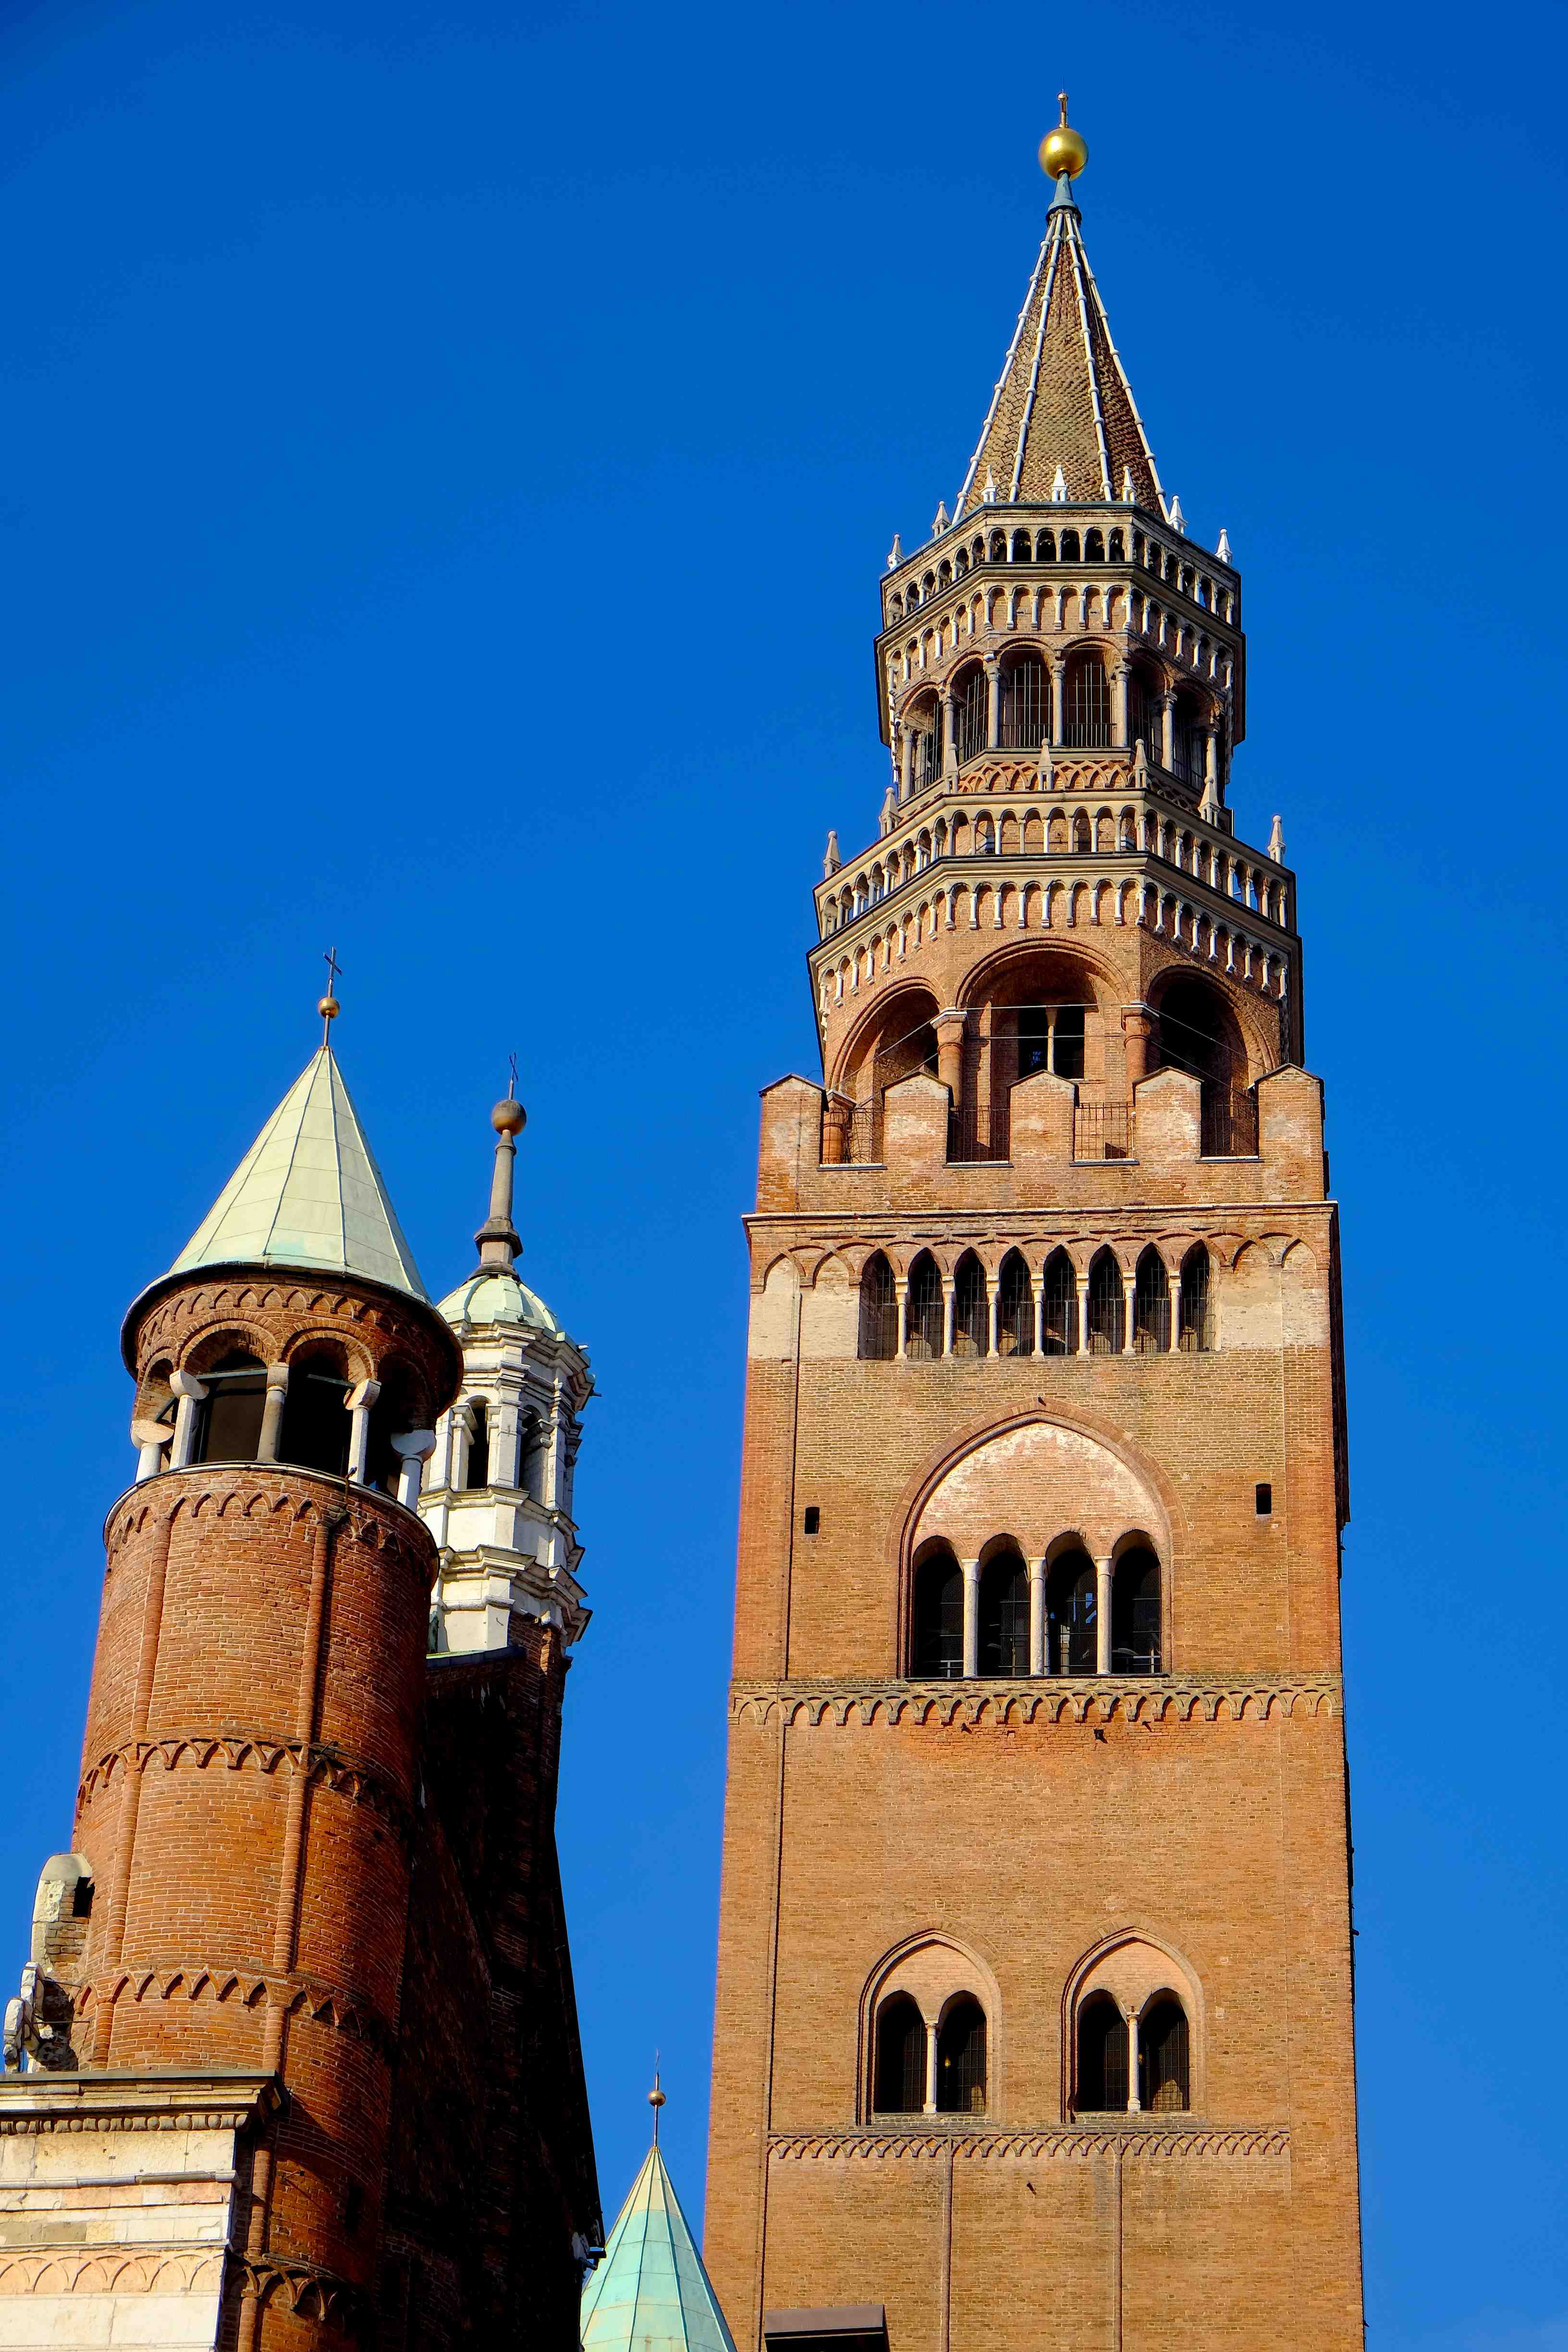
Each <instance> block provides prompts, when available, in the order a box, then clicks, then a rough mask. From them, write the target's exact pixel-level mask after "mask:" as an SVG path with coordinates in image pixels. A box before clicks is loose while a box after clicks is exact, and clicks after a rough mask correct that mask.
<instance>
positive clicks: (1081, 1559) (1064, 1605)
mask: <svg viewBox="0 0 1568 2352" xmlns="http://www.w3.org/2000/svg"><path fill="white" fill-rule="evenodd" d="M1098 1662H1099V1630H1098V1617H1097V1612H1096V1607H1095V1579H1094V1562H1093V1560H1091V1559H1090V1558H1089V1554H1088V1553H1087V1552H1084V1551H1068V1552H1064V1553H1063V1554H1062V1556H1061V1558H1060V1559H1058V1560H1056V1561H1054V1562H1053V1563H1052V1566H1051V1570H1050V1573H1049V1575H1048V1576H1047V1579H1046V1672H1047V1674H1048V1675H1092V1674H1093V1673H1094V1671H1095V1668H1096V1665H1097V1664H1098Z"/></svg>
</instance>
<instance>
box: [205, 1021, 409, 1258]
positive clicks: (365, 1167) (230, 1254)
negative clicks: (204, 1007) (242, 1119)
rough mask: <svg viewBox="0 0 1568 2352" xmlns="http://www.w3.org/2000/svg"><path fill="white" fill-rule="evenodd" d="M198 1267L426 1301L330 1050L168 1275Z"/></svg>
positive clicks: (294, 1091) (311, 1067)
mask: <svg viewBox="0 0 1568 2352" xmlns="http://www.w3.org/2000/svg"><path fill="white" fill-rule="evenodd" d="M332 1002H333V1012H332V1013H327V1012H325V1011H324V1010H323V1012H322V1016H321V1017H322V1019H323V1020H324V1021H331V1019H332V1018H333V1017H334V1014H335V1013H336V1009H337V1008H336V1001H335V1000H333V1001H332ZM197 1265H279V1266H316V1267H318V1268H320V1269H321V1271H322V1272H323V1273H328V1274H357V1275H361V1276H363V1277H364V1278H365V1279H366V1280H367V1281H371V1282H381V1283H385V1284H386V1285H387V1286H389V1287H390V1288H392V1289H394V1290H406V1291H409V1292H411V1293H412V1294H413V1296H414V1297H416V1298H423V1297H426V1289H425V1285H424V1284H423V1283H422V1282H421V1281H420V1279H419V1269H418V1267H417V1266H416V1265H415V1263H414V1257H413V1254H412V1252H411V1251H410V1249H409V1247H408V1244H407V1243H406V1242H405V1240H404V1238H403V1230H402V1227H401V1226H400V1225H399V1224H398V1222H397V1217H396V1213H395V1211H394V1209H393V1206H392V1202H391V1201H390V1200H389V1199H388V1197H387V1192H386V1186H385V1184H384V1181H383V1180H382V1174H381V1171H380V1169H379V1168H378V1167H377V1166H376V1164H375V1159H374V1154H373V1152H372V1150H371V1148H370V1145H369V1143H368V1141H367V1140H366V1138H365V1132H364V1129H363V1127H362V1126H361V1125H360V1118H359V1113H358V1112H357V1111H356V1110H355V1108H354V1107H353V1102H352V1101H351V1099H350V1097H349V1090H348V1088H347V1087H346V1086H345V1085H344V1083H343V1076H342V1071H341V1070H340V1069H339V1067H338V1066H337V1063H336V1061H335V1060H334V1059H333V1056H332V1050H331V1046H330V1045H321V1046H320V1047H319V1048H318V1049H317V1051H316V1052H315V1053H314V1054H312V1055H311V1056H310V1060H309V1061H308V1062H307V1063H306V1065H305V1067H304V1068H303V1069H302V1070H301V1071H300V1076H298V1077H297V1078H296V1079H295V1081H294V1084H293V1085H292V1086H291V1087H289V1091H288V1093H287V1094H286V1095H285V1096H284V1097H283V1099H282V1101H281V1102H280V1103H279V1106H278V1108H277V1109H276V1110H275V1111H274V1112H273V1114H272V1116H271V1118H269V1119H268V1122H267V1124H266V1126H265V1127H264V1128H263V1129H262V1130H261V1132H260V1134H259V1135H258V1137H257V1139H256V1140H255V1142H254V1143H253V1144H252V1145H251V1147H250V1149H249V1150H248V1151H247V1153H246V1155H245V1157H244V1159H243V1160H241V1161H240V1163H239V1166H238V1167H237V1169H236V1170H235V1171H234V1174H233V1175H232V1176H231V1177H230V1178H229V1180H228V1182H227V1183H226V1185H225V1186H224V1188H223V1191H222V1192H220V1193H219V1194H218V1196H217V1199H216V1201H215V1202H213V1205H212V1207H211V1208H210V1209H209V1210H208V1212H207V1213H206V1215H205V1217H204V1218H203V1220H202V1222H201V1223H200V1224H199V1225H198V1226H197V1228H196V1230H195V1233H194V1234H192V1235H191V1238H190V1240H189V1241H188V1242H187V1243H186V1244H185V1246H184V1249H183V1250H182V1251H181V1252H180V1255H179V1256H178V1257H177V1258H176V1259H175V1260H174V1265H172V1266H171V1267H170V1269H169V1271H170V1273H171V1274H184V1272H186V1270H187V1269H188V1268H190V1267H192V1266H197Z"/></svg>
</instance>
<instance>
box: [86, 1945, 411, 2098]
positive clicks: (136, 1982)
mask: <svg viewBox="0 0 1568 2352" xmlns="http://www.w3.org/2000/svg"><path fill="white" fill-rule="evenodd" d="M125 2000H129V2001H131V2002H133V2003H139V2002H142V2001H148V2000H153V2001H173V2000H182V2001H196V2000H216V2001H230V2000H236V2001H238V2002H239V2003H240V2005H241V2007H243V2008H245V2009H258V2008H260V2007H261V2006H262V2005H263V2003H265V2010H266V2017H267V2020H268V2026H269V2027H270V2028H271V2032H270V2034H269V2036H268V2044H269V2046H268V2049H267V2050H266V2052H265V2053H264V2057H265V2061H266V2071H268V2072H270V2071H271V2068H272V2067H273V2066H274V2065H275V2064H276V2063H277V2057H278V2051H277V2048H275V2047H273V2046H270V2045H271V2044H272V2043H273V2042H277V2040H278V2038H279V2027H280V2025H281V2021H282V2020H284V2019H285V2018H289V2017H305V2018H309V2019H310V2021H311V2023H312V2024H316V2025H326V2026H330V2027H331V2029H332V2030H333V2031H334V2032H339V2033H347V2034H349V2035H351V2036H352V2037H353V2039H354V2040H355V2041H356V2042H366V2043H368V2044H369V2045H370V2047H371V2048H372V2049H374V2050H375V2051H376V2052H378V2053H379V2054H380V2055H381V2056H382V2058H384V2060H385V2061H386V2062H387V2063H389V2064H390V2063H391V2060H392V2055H393V2052H394V2049H395V2043H396V2033H395V2029H394V2028H393V2027H392V2026H391V2025H390V2024H389V2023H388V2021H387V2020H386V2019H385V2018H384V2017H382V2016H380V2015H379V2014H378V2012H377V2011H376V2009H375V2006H374V2003H373V2002H371V2001H369V2000H364V1999H363V1998H362V1997H361V1996H360V1995H359V1994H357V1993H354V1992H351V1991H344V1990H343V1989H342V1987H341V1986H336V1985H324V1984H321V1982H319V1981H318V1980H317V1979H314V1978H308V1977H300V1976H295V1975H289V1976H262V1975H258V1973H257V1972H256V1970H255V1969H234V1968H226V1967H225V1966H223V1965H222V1964H221V1963H217V1964H210V1963H207V1962H205V1961H188V1962H185V1963H184V1964H181V1965H174V1966H172V1965H171V1964H170V1963H169V1962H167V1961H162V1962H160V1963H159V1964H158V1965H157V1966H156V1967H154V1968H151V1969H150V1968H148V1967H146V1966H145V1965H144V1964H143V1965H142V1966H141V1967H140V1968H138V1967H137V1966H135V1965H134V1964H132V1966H131V1967H129V1968H127V1969H125V1970H124V1972H123V1974H121V1975H120V1976H118V1977H117V1978H115V1979H112V1980H111V1981H110V1983H109V1985H108V1986H107V1988H106V1989H105V1991H104V1992H103V1994H102V1995H101V1996H100V1994H99V1992H98V1990H97V1988H96V1987H95V1986H94V1985H93V1984H91V1983H90V1982H89V1983H86V1984H83V1985H82V1986H81V1987H80V1988H79V1991H78V1993H77V2013H78V2015H79V2016H80V2017H82V2018H84V2019H96V2018H101V2017H103V2016H104V2015H106V2014H111V2013H112V2011H113V2010H114V2008H115V2006H116V2004H117V2003H119V2002H121V2001H125ZM273 2021H277V2024H274V2023H273Z"/></svg>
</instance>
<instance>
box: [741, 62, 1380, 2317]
mask: <svg viewBox="0 0 1568 2352" xmlns="http://www.w3.org/2000/svg"><path fill="white" fill-rule="evenodd" d="M1083 160H1084V149H1083V144H1082V142H1081V141H1080V140H1079V137H1078V134H1077V133H1076V131H1072V130H1071V129H1070V128H1068V125H1067V121H1066V112H1065V105H1064V110H1063V119H1062V123H1061V125H1060V126H1058V130H1057V131H1054V132H1053V133H1052V134H1051V137H1050V138H1049V139H1048V140H1047V142H1046V144H1045V146H1044V148H1043V149H1042V161H1043V163H1045V164H1046V167H1047V172H1048V173H1049V175H1050V177H1051V179H1052V181H1053V182H1054V187H1055V194H1054V199H1053V201H1052V203H1051V205H1050V209H1049V213H1048V215H1047V229H1046V235H1045V237H1044V240H1043V243H1042V245H1041V247H1040V251H1039V255H1038V258H1037V263H1036V266H1035V269H1034V272H1033V275H1032V277H1031V278H1030V280H1029V284H1028V288H1027V291H1026V298H1025V301H1024V306H1023V310H1022V312H1021V314H1020V317H1019V320H1018V324H1017V328H1016V332H1015V334H1014V337H1013V341H1012V343H1011V346H1010V348H1009V350H1008V352H1007V355H1006V360H1005V366H1004V369H1003V373H1002V375H1001V378H1000V380H999V382H998V383H997V385H996V388H995V392H994V395H993V398H992V401H991V404H990V408H989V410H988V412H987V414H986V416H985V419H984V426H983V429H982V433H981V436H980V439H979V442H978V446H977V447H976V449H975V452H974V455H973V459H972V461H971V463H970V466H969V469H968V472H967V475H966V476H965V478H964V480H963V488H962V491H961V494H960V496H959V498H958V499H957V501H956V504H955V506H954V509H953V512H952V515H951V516H950V515H949V514H948V512H947V509H946V508H945V506H944V507H943V508H942V509H940V510H939V512H938V515H937V519H936V523H935V525H934V527H933V531H932V535H931V540H930V541H929V542H928V544H926V545H925V546H924V547H922V548H921V549H920V550H919V551H918V552H915V553H913V554H910V555H905V554H904V552H903V551H902V549H901V547H900V545H899V543H898V542H897V541H895V543H894V549H893V553H892V555H891V557H890V558H889V565H888V569H887V572H886V574H885V576H884V578H883V580H882V583H881V591H880V597H881V628H880V634H879V638H878V644H877V674H878V682H879V698H880V720H881V730H882V736H883V740H884V741H885V742H886V743H887V744H888V746H889V753H890V761H891V782H890V783H889V788H888V791H887V793H886V796H885V798H884V801H883V803H882V806H881V810H880V814H879V823H878V825H877V829H876V834H875V836H874V837H873V838H871V839H870V840H869V841H868V844H867V846H866V847H865V848H864V850H863V851H861V852H859V853H858V854H857V855H855V856H852V857H850V858H848V859H847V860H845V859H844V858H842V857H841V856H840V853H839V846H838V843H837V838H836V837H834V838H830V841H829V845H828V854H827V857H826V861H825V870H824V875H823V878H822V880H821V882H820V884H819V885H818V886H817V887H816V893H815V906H814V916H815V922H814V932H815V941H816V943H815V945H814V947H813V949H812V950H811V957H810V963H811V976H812V985H813V992H814V1007H815V1011H816V1017H817V1022H818V1027H819V1034H820V1040H821V1048H822V1058H823V1076H822V1079H821V1080H818V1079H817V1078H816V1077H810V1078H807V1077H800V1076H789V1077H785V1078H783V1079H781V1080H780V1081H778V1082H777V1083H776V1084H774V1085H773V1086H771V1087H768V1088H767V1089H766V1090H765V1091H764V1094H763V1110H762V1136H761V1150H760V1160H759V1172H758V1185H757V1199H756V1207H755V1210H754V1213H752V1215H751V1216H750V1217H749V1218H748V1219H747V1233H748V1238H749V1246H750V1263H751V1291H752V1297H751V1319H750V1336H749V1343H748V1344H749V1360H748V1367H747V1405H746V1426H745V1439H744V1464H743V1479H742V1523H741V1537H740V1549H739V1562H738V1570H737V1591H736V1608H735V1637H734V1658H733V1682H732V1687H731V1720H730V1749H729V1777H728V1793H727V1811H726V1823H725V1847H724V1873H723V1892H722V1901H721V1944H720V1958H719V1974H718V1991H717V2009H716V2032H715V2052H714V2080H713V2099H712V2125H711V2140H710V2165H709V2189H708V2206H707V2233H706V2254H707V2260H708V2263H709V2267H710V2272H711V2273H712V2277H713V2280H714V2283H715V2285H716V2288H717V2290H718V2293H719V2294H720V2296H721V2300H722V2303H723V2305H724V2309H725V2312H726V2314H727V2315H728V2318H729V2321H730V2325H731V2329H732V2331H733V2333H734V2336H735V2340H736V2342H737V2343H738V2344H740V2345H742V2347H762V2346H763V2345H764V2344H765V2345H768V2346H772V2347H783V2346H784V2345H785V2344H788V2345H790V2346H792V2347H807V2346H810V2345H824V2344H827V2343H837V2344H839V2345H844V2344H847V2343H849V2342H851V2341H852V2342H854V2343H855V2344H857V2345H862V2344H863V2345H866V2346H868V2347H869V2346H873V2345H880V2344H883V2343H886V2344H889V2345H891V2346H893V2347H896V2352H960V2348H961V2347H979V2346H985V2347H988V2348H989V2352H1039V2347H1051V2346H1061V2347H1067V2346H1068V2345H1069V2344H1070V2345H1072V2346H1074V2347H1078V2346H1082V2345H1084V2344H1095V2345H1099V2344H1105V2345H1108V2346H1112V2347H1119V2352H1120V2348H1121V2347H1124V2352H1136V2348H1137V2347H1153V2346H1154V2345H1156V2344H1158V2345H1159V2346H1160V2347H1163V2352H1173V2347H1193V2348H1194V2352H1196V2347H1199V2346H1203V2347H1213V2346H1215V2345H1216V2344H1235V2345H1237V2346H1241V2345H1247V2346H1250V2345H1254V2344H1258V2343H1263V2342H1268V2343H1276V2342H1287V2341H1289V2342H1292V2343H1300V2344H1303V2345H1310V2346H1312V2347H1314V2352H1319V2347H1321V2352H1360V2347H1361V2343H1362V2305H1361V2284H1360V2253H1359V2218H1358V2215H1359V2208H1358V2186H1357V2153H1356V2120H1355V2078H1354V2052H1353V2039H1352V1930H1351V1916H1350V1853H1349V1829H1348V1784H1347V1776H1346V1762H1345V1747H1344V1731H1343V1708H1342V1681H1341V1671H1340V1667H1341V1660H1340V1624H1339V1574H1340V1545H1341V1533H1342V1528H1343V1526H1344V1524H1345V1521H1346V1518H1347V1517H1348V1478H1347V1466H1346V1442H1345V1414H1344V1373H1343V1361H1342V1342H1341V1329H1340V1300H1339V1282H1340V1274H1339V1256H1338V1236H1337V1215H1336V1209H1335V1205H1334V1202H1333V1200H1332V1198H1331V1194H1330V1192H1329V1183H1328V1165H1327V1160H1326V1158H1325V1153H1324V1148H1323V1103H1322V1090H1321V1085H1320V1083H1319V1081H1318V1080H1317V1078H1315V1077H1314V1076H1311V1075H1310V1073H1309V1071H1308V1070H1307V1068H1306V1067H1305V1066H1304V1065H1303V1054H1304V1041H1303V1026H1302V994H1301V941H1300V931H1299V929H1298V922H1297V896H1296V879H1295V877H1294V875H1293V873H1292V872H1291V871H1290V869H1289V866H1288V865H1287V864H1286V862H1285V853H1284V843H1283V839H1282V837H1281V833H1280V828H1279V820H1278V819H1277V818H1276V819H1275V820H1274V823H1273V825H1272V828H1271V830H1270V831H1269V832H1268V838H1267V845H1266V846H1263V847H1258V846H1254V845H1252V843H1251V841H1250V840H1249V838H1248V833H1247V829H1245V820H1244V819H1243V818H1242V817H1241V816H1240V815H1239V814H1238V813H1234V812H1233V807H1232V802H1231V783H1232V763H1233V757H1234V755H1235V753H1236V751H1237V747H1238V746H1239V744H1240V742H1241V740H1242V737H1243V734H1244V730H1245V722H1246V642H1245V637H1244V635H1243V629H1242V585H1241V580H1240V576H1239V573H1238V572H1237V568H1236V565H1235V562H1233V560H1232V557H1231V551H1230V549H1229V546H1228V543H1227V541H1226V538H1225V536H1224V534H1223V533H1222V534H1220V537H1219V543H1218V547H1217V550H1216V551H1214V552H1209V551H1207V550H1206V549H1205V548H1204V547H1201V546H1199V545H1198V544H1197V543H1196V541H1194V538H1193V537H1191V536H1190V535H1189V533H1188V531H1187V529H1186V526H1185V522H1184V517H1183V515H1182V511H1181V508H1180V505H1179V502H1177V501H1176V500H1174V499H1171V498H1170V497H1168V496H1167V495H1166V493H1165V491H1164V490H1163V487H1162V485H1161V482H1160V479H1159V477H1158V474H1157V472H1156V470H1155V465H1154V459H1153V456H1152V451H1151V447H1150V444H1149V440H1148V437H1147V435H1146V433H1145V430H1144V427H1143V425H1142V419H1141V416H1140V415H1139V411H1138V409H1137V406H1136V404H1135V403H1134V401H1133V397H1132V394H1131V387H1130V385H1129V383H1128V381H1127V377H1126V374H1125V373H1124V371H1123V369H1122V366H1121V361H1120V359H1119V357H1118V355H1117V352H1116V350H1115V346H1114V344H1113V341H1112V340H1111V335H1110V327H1109V324H1108V321H1107V317H1106V312H1105V310H1104V308H1103V306H1102V302H1101V299H1100V291H1099V289H1098V286H1097V284H1096V281H1095V279H1094V277H1093V273H1092V271H1091V270H1090V268H1089V260H1088V257H1087V253H1086V249H1085V246H1084V241H1083V235H1082V223H1081V215H1080V212H1079V205H1078V203H1077V201H1076V197H1075V194H1074V181H1075V178H1076V176H1077V173H1079V171H1080V170H1081V168H1082V163H1083ZM1237 781H1238V783H1239V781H1240V780H1239V776H1238V779H1237Z"/></svg>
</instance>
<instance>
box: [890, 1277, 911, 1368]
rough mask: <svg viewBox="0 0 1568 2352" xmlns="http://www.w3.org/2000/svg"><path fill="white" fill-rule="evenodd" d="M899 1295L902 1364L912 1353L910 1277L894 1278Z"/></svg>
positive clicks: (900, 1355)
mask: <svg viewBox="0 0 1568 2352" xmlns="http://www.w3.org/2000/svg"><path fill="white" fill-rule="evenodd" d="M894 1287H895V1289H896V1290H897V1292H898V1295H899V1358H900V1362H901V1361H902V1360H904V1359H905V1358H906V1357H907V1356H908V1354H909V1352H910V1277H909V1276H908V1275H907V1274H900V1275H898V1276H895V1278H894Z"/></svg>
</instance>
